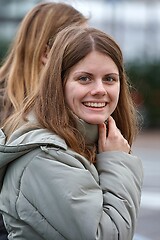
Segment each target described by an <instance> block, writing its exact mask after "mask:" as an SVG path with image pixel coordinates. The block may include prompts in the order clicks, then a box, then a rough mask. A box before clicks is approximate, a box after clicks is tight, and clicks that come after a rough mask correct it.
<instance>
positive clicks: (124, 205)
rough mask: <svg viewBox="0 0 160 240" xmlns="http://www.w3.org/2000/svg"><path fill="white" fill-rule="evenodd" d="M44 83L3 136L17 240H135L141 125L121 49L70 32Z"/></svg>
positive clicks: (1, 165) (93, 35)
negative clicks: (135, 150)
mask: <svg viewBox="0 0 160 240" xmlns="http://www.w3.org/2000/svg"><path fill="white" fill-rule="evenodd" d="M39 83H40V84H39V87H38V88H37V92H36V93H35V94H34V95H33V96H32V98H31V99H30V100H29V101H28V102H27V103H26V105H25V106H24V108H23V110H22V111H20V112H19V113H18V114H16V115H13V116H12V118H11V119H10V120H8V121H7V122H6V123H5V126H4V128H3V131H1V138H0V141H1V145H0V160H1V161H0V171H1V175H0V176H1V181H0V183H1V186H2V187H1V193H0V210H1V212H2V214H3V217H4V220H5V223H6V226H7V230H8V232H9V239H26V240H30V239H34V240H42V239H46V240H50V239H59V240H60V239H69V240H75V239H76V240H82V239H91V240H93V239H99V240H106V239H112V240H117V239H119V240H131V239H132V238H133V235H134V231H135V226H136V219H137V214H138V210H139V206H140V196H141V186H142V180H143V171H142V165H141V161H140V160H139V159H138V158H137V157H136V156H133V155H131V153H130V150H131V145H132V141H133V138H134V137H135V134H136V132H137V124H136V116H135V111H134V107H133V103H132V100H131V97H130V93H129V88H128V84H127V77H126V74H125V70H124V66H123V58H122V53H121V50H120V48H119V46H118V45H117V44H116V42H115V41H114V40H113V39H112V38H111V37H110V36H108V35H107V34H105V33H104V32H101V31H100V30H96V29H93V28H80V27H70V28H66V29H64V30H62V31H61V32H60V33H58V35H57V37H56V39H55V42H54V44H53V46H52V49H51V52H50V55H49V58H48V61H47V63H46V65H45V67H44V71H43V73H42V75H41V78H40V82H39ZM117 126H118V127H117Z"/></svg>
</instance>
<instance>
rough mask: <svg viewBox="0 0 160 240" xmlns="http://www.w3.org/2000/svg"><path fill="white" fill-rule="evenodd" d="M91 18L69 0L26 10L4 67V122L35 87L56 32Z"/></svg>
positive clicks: (0, 116) (0, 76) (0, 83)
mask: <svg viewBox="0 0 160 240" xmlns="http://www.w3.org/2000/svg"><path fill="white" fill-rule="evenodd" d="M87 22H88V19H87V18H86V17H85V16H83V14H81V13H80V12H79V11H78V10H76V9H75V8H74V7H72V6H71V5H69V4H66V3H51V2H48V3H41V4H38V5H36V6H35V7H34V8H33V9H31V10H30V11H29V12H28V13H27V14H26V16H25V17H24V19H23V20H22V22H21V24H20V27H19V29H18V32H17V35H16V37H15V40H14V42H13V43H12V45H11V48H10V51H9V53H8V55H7V56H6V59H5V60H4V61H3V65H2V66H1V68H0V88H1V89H0V93H1V96H4V97H1V99H2V100H1V102H3V103H0V104H1V112H0V122H1V123H2V122H3V120H5V119H6V118H7V117H8V116H9V115H10V114H11V113H12V112H14V110H16V111H17V110H19V109H20V108H21V107H22V106H23V104H24V102H25V101H26V100H27V99H28V98H29V96H30V95H31V94H32V93H33V92H34V91H35V89H36V87H37V85H38V83H39V76H40V74H41V70H42V69H43V65H44V64H45V63H46V61H47V56H48V53H49V51H50V48H51V46H52V44H53V41H54V37H55V36H56V34H57V33H58V32H59V31H60V30H61V29H63V28H65V27H67V26H69V25H71V24H76V25H84V26H86V25H87Z"/></svg>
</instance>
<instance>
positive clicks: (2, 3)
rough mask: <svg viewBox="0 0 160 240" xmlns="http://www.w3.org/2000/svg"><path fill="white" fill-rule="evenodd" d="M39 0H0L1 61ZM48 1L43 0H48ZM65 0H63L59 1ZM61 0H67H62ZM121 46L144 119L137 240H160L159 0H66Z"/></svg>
mask: <svg viewBox="0 0 160 240" xmlns="http://www.w3.org/2000/svg"><path fill="white" fill-rule="evenodd" d="M39 2H42V1H38V0H0V63H2V59H4V57H5V55H6V53H7V50H8V47H9V44H10V43H11V41H12V40H13V39H14V36H15V33H16V30H17V28H18V26H19V24H20V21H21V19H22V18H23V16H24V15H25V14H26V12H28V10H30V9H31V8H32V7H33V6H34V5H36V4H37V3H39ZM43 2H44V1H43ZM55 2H60V1H55ZM61 2H62V1H61ZM63 2H66V3H69V4H71V5H73V6H74V7H75V8H77V9H78V10H79V11H81V12H82V13H83V14H84V15H86V16H87V17H89V19H90V20H89V24H90V26H92V27H96V28H99V29H101V30H103V31H105V32H107V33H109V34H110V35H112V36H113V37H114V39H115V40H116V41H117V43H118V44H119V45H120V47H121V49H122V51H123V54H124V62H125V67H126V71H127V74H128V76H129V79H130V81H131V83H132V85H133V87H134V88H133V89H134V90H133V91H132V95H133V99H134V101H135V104H136V106H137V108H138V111H139V113H140V116H142V119H143V125H142V130H141V132H140V133H139V135H138V137H137V139H136V141H135V142H134V145H133V152H135V154H137V155H138V156H140V157H141V159H142V161H143V165H144V185H143V191H142V203H141V210H140V214H139V218H138V224H137V231H136V235H135V237H134V240H159V239H160V0H152V1H150V0H67V1H65V0H64V1H63Z"/></svg>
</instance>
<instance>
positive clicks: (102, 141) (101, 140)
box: [98, 123, 106, 152]
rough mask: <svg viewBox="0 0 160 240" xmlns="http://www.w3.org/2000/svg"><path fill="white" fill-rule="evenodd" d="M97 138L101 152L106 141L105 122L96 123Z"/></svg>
mask: <svg viewBox="0 0 160 240" xmlns="http://www.w3.org/2000/svg"><path fill="white" fill-rule="evenodd" d="M98 130H99V139H98V149H99V151H100V152H101V151H102V149H103V147H104V145H105V142H106V125H105V123H103V124H99V125H98Z"/></svg>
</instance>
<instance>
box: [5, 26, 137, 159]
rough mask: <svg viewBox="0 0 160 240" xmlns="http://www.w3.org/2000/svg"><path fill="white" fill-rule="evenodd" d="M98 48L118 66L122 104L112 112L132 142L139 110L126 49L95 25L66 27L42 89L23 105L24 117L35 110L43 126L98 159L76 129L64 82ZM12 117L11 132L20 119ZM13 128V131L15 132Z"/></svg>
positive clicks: (22, 115)
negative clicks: (131, 86)
mask: <svg viewBox="0 0 160 240" xmlns="http://www.w3.org/2000/svg"><path fill="white" fill-rule="evenodd" d="M93 50H96V51H98V52H101V53H103V54H106V55H107V56H109V57H111V58H112V60H113V61H114V62H115V64H116V65H117V67H118V70H119V76H120V95H119V101H118V105H117V107H116V109H115V111H114V113H113V114H112V115H113V117H114V119H115V121H116V124H117V126H118V128H119V129H120V131H121V132H122V134H123V136H124V137H125V138H126V139H127V140H128V142H129V144H130V145H131V144H132V141H133V138H134V136H135V135H136V131H137V121H136V112H135V108H134V105H133V102H132V98H131V95H130V91H129V84H128V80H127V76H126V73H125V69H124V65H123V57H122V52H121V50H120V48H119V46H118V45H117V43H116V42H115V41H114V40H113V39H112V38H111V37H110V36H109V35H107V34H106V33H104V32H102V31H100V30H97V29H94V28H79V27H70V28H66V29H64V30H62V31H61V32H60V33H59V34H58V35H57V37H56V40H55V42H54V44H53V46H52V49H51V51H50V57H49V59H48V62H47V64H46V66H45V69H44V71H43V74H42V75H41V81H40V84H39V90H38V89H37V94H35V95H34V96H33V97H32V98H31V99H30V101H29V102H28V103H27V104H26V106H25V108H24V109H23V113H22V114H21V115H20V119H21V120H22V119H25V118H26V116H27V114H28V113H29V112H30V111H31V110H33V111H34V112H35V115H36V118H37V119H38V122H39V123H40V126H41V127H43V128H47V129H49V130H50V131H52V132H54V133H56V134H58V135H59V136H60V137H62V138H63V139H64V140H65V141H66V142H67V144H68V146H69V147H71V148H72V149H73V150H75V151H76V152H78V153H80V154H81V155H83V156H85V157H86V156H87V158H88V159H90V161H93V160H94V157H95V154H93V152H92V150H91V149H89V148H88V146H86V145H85V139H83V138H82V136H81V135H80V133H78V132H77V130H76V120H75V117H74V116H73V115H72V113H71V111H70V110H69V108H68V107H67V104H66V102H65V96H64V86H65V82H66V81H67V77H68V74H69V72H70V70H71V69H72V67H73V66H74V65H75V64H77V63H78V62H79V61H80V60H82V59H83V58H85V57H86V56H87V55H88V54H89V53H90V52H92V51H93ZM20 119H17V118H14V121H12V123H11V121H10V123H9V126H10V127H11V128H10V129H12V130H11V132H12V131H13V130H14V129H15V126H17V125H18V123H19V120H20ZM11 132H10V133H11Z"/></svg>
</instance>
